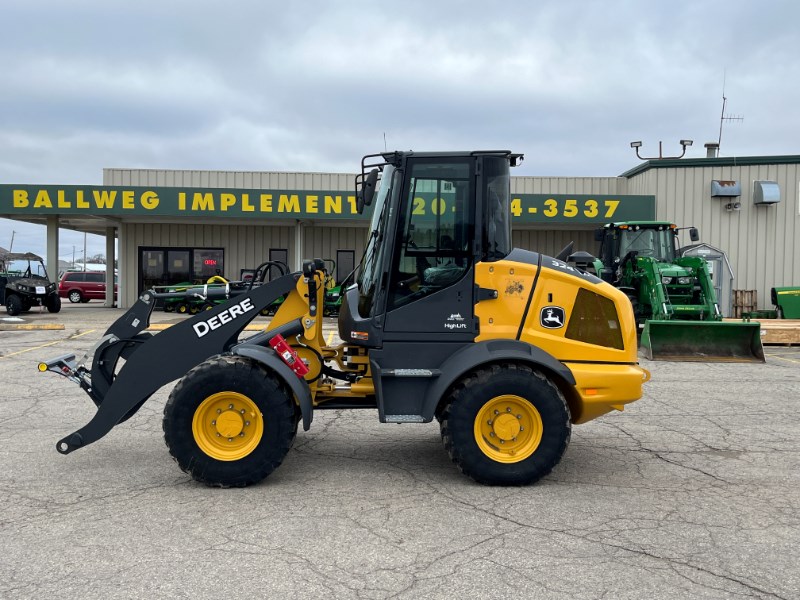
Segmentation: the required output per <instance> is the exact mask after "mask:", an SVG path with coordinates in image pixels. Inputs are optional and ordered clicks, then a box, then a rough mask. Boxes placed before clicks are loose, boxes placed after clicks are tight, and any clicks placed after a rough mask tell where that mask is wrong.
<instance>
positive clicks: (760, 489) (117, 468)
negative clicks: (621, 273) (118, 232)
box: [0, 302, 800, 600]
mask: <svg viewBox="0 0 800 600" xmlns="http://www.w3.org/2000/svg"><path fill="white" fill-rule="evenodd" d="M122 313H123V311H121V310H116V309H104V308H101V305H100V304H97V303H94V302H93V303H90V304H88V305H74V306H71V305H65V306H64V309H63V310H62V312H61V313H59V314H57V315H50V314H48V313H46V312H44V313H38V312H36V313H32V314H30V315H27V316H26V317H25V318H26V322H28V323H63V324H64V326H65V328H64V329H63V330H56V331H38V330H24V331H0V377H1V378H2V379H1V381H2V389H3V391H2V393H0V399H1V400H0V440H2V444H1V445H0V474H1V475H0V477H2V483H3V484H2V488H1V489H0V495H1V496H2V497H0V502H1V503H2V504H1V505H2V517H0V523H1V526H2V533H3V536H2V537H3V543H2V546H3V551H2V553H0V596H1V597H3V598H50V597H56V596H61V597H80V598H167V597H170V598H172V597H176V598H219V597H226V598H245V597H266V598H278V597H281V598H307V597H333V598H463V597H479V598H480V597H486V598H488V597H491V598H502V597H507V598H565V599H566V598H570V599H584V598H585V599H596V598H647V599H653V598H739V597H742V598H783V599H787V600H788V599H790V598H798V597H800V567H798V558H797V553H798V548H800V516H799V515H798V509H800V491H799V490H800V435H799V434H800V426H799V423H800V418H799V417H798V414H800V411H798V406H797V404H798V402H799V401H800V348H798V347H768V348H766V353H767V363H766V364H765V365H762V364H719V363H717V364H701V363H677V362H658V363H656V362H648V361H642V362H643V364H644V365H645V366H646V367H647V368H648V369H650V370H651V371H652V375H653V378H652V381H651V382H650V383H648V384H647V385H646V395H645V397H644V398H643V399H642V400H641V401H639V402H637V403H634V404H633V405H631V406H629V407H628V408H627V409H626V410H625V412H624V413H615V414H612V415H607V416H605V417H603V418H601V419H599V420H597V421H594V422H592V423H589V424H586V425H581V426H577V427H575V428H574V429H573V433H572V442H571V444H570V447H569V448H568V450H567V453H566V455H565V457H564V459H563V461H562V462H561V464H560V465H559V466H558V467H557V468H556V469H555V471H554V472H553V473H552V474H551V475H550V476H549V477H547V478H546V479H545V480H543V481H541V482H540V483H538V484H537V485H534V486H530V487H526V488H491V487H484V486H481V485H478V484H475V483H473V482H472V481H471V480H469V479H467V478H465V477H464V476H462V475H461V474H459V472H458V471H457V469H456V468H455V466H454V465H453V464H452V463H451V462H450V460H449V458H448V456H447V454H446V453H445V451H444V449H443V447H442V444H441V440H440V436H439V429H438V426H437V425H436V424H435V423H431V424H421V425H401V426H398V425H382V424H380V423H379V422H378V419H377V413H376V411H320V412H318V413H317V415H316V416H315V420H314V424H313V426H312V428H311V430H310V431H308V432H302V431H301V432H300V433H299V434H298V437H297V440H296V442H295V445H294V447H293V448H292V450H291V451H290V453H289V455H288V457H287V459H286V460H285V461H284V463H283V465H282V466H281V467H280V468H279V469H278V470H277V471H276V472H275V473H273V474H272V475H271V476H270V477H269V478H268V479H267V480H266V481H264V482H263V483H262V484H260V485H257V486H253V487H250V488H245V489H230V490H220V489H211V488H207V487H205V486H202V485H200V484H196V483H195V482H193V481H192V480H191V479H190V478H189V477H188V476H186V475H184V474H183V473H182V472H181V471H180V470H179V469H178V467H177V465H176V464H175V463H174V462H173V461H172V459H171V458H170V456H169V454H168V453H167V450H166V447H165V445H164V441H163V433H162V430H161V412H162V409H163V405H164V402H165V401H166V398H167V396H168V394H169V390H170V387H171V386H168V387H167V388H164V389H162V390H161V391H160V392H158V393H157V394H156V395H155V396H154V397H153V398H152V399H151V400H149V401H148V402H147V403H146V404H145V405H144V407H143V408H142V410H141V411H139V413H138V414H137V415H136V416H135V417H133V418H132V419H131V420H130V421H128V422H126V423H124V424H121V425H120V426H118V427H117V428H115V429H114V430H113V431H112V432H111V433H110V434H109V435H108V436H107V437H105V438H104V439H102V440H100V441H98V442H97V443H95V444H94V445H92V446H89V447H87V448H84V449H81V450H79V451H77V452H75V453H73V454H70V455H69V456H62V455H60V454H58V453H57V452H56V450H55V443H56V441H57V440H58V439H60V438H62V437H63V436H64V435H66V434H69V433H71V432H73V431H75V430H76V429H78V428H79V427H81V426H83V425H84V424H85V423H86V422H87V421H88V420H89V419H90V418H91V416H92V414H93V412H94V407H93V405H92V404H91V402H90V400H89V399H88V397H87V396H86V395H85V394H84V393H83V392H82V391H80V389H79V388H78V387H77V386H76V385H74V384H72V383H70V382H69V381H67V380H66V379H64V378H60V377H57V376H56V375H53V374H50V373H47V374H39V373H38V372H37V370H36V364H37V362H38V361H39V360H41V359H45V358H50V357H53V356H57V355H60V354H64V353H67V352H80V353H82V352H84V351H86V350H87V349H88V348H89V347H90V346H91V345H92V344H93V343H94V342H95V341H96V340H97V339H98V338H99V337H100V336H101V335H102V333H103V331H104V330H105V327H107V326H108V324H110V323H111V322H112V321H113V320H114V319H115V318H116V317H118V316H120V315H121V314H122ZM0 316H2V317H4V316H5V314H3V315H0ZM176 318H180V317H175V315H170V314H164V313H155V314H154V318H153V321H154V322H169V321H171V320H174V319H176ZM1 322H3V321H1V320H0V323H1ZM333 329H334V327H333V323H332V322H331V323H328V324H326V335H332V331H333Z"/></svg>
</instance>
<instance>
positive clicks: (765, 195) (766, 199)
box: [753, 181, 781, 205]
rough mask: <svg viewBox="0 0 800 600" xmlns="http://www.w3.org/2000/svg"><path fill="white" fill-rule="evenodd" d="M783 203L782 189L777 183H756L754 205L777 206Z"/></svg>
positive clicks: (754, 184)
mask: <svg viewBox="0 0 800 600" xmlns="http://www.w3.org/2000/svg"><path fill="white" fill-rule="evenodd" d="M780 201H781V188H780V186H779V185H778V182H777V181H754V182H753V204H756V205H759V204H767V205H769V204H777V203H778V202H780Z"/></svg>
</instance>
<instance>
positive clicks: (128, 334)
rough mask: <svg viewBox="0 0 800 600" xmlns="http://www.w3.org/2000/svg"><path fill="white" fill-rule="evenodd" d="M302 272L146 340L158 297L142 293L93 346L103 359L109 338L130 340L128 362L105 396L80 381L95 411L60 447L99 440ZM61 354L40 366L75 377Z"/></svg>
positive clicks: (222, 348)
mask: <svg viewBox="0 0 800 600" xmlns="http://www.w3.org/2000/svg"><path fill="white" fill-rule="evenodd" d="M299 277H300V273H292V274H289V275H284V276H282V277H279V278H278V279H275V280H273V281H270V282H268V283H264V284H262V285H260V286H258V287H255V288H253V289H251V290H250V291H248V292H247V293H245V294H242V295H239V296H236V297H234V298H232V299H231V300H230V301H228V302H225V303H223V304H219V305H217V306H215V307H214V308H213V309H210V310H206V311H202V312H200V313H199V314H197V315H196V316H194V317H192V318H190V319H187V320H185V321H182V322H181V323H178V324H177V325H173V326H172V327H170V328H168V329H166V330H165V331H163V332H161V333H159V334H158V335H155V336H152V337H150V338H146V339H143V340H142V339H141V336H142V335H144V334H142V333H141V332H142V331H143V330H144V329H146V328H147V326H148V325H149V321H150V314H151V312H152V310H153V304H154V299H155V298H154V296H153V294H152V292H149V291H148V292H145V293H143V294H142V297H141V298H140V299H139V300H138V301H137V302H136V303H135V304H134V305H133V306H132V307H131V308H130V310H128V312H126V313H125V314H124V315H123V316H122V317H120V318H119V319H118V320H117V321H116V322H115V323H114V324H113V325H112V326H111V327H110V328H109V329H108V331H106V335H105V336H103V339H102V340H101V342H100V343H99V344H98V346H96V347H95V348H96V350H95V355H94V359H95V360H98V362H102V358H103V355H102V354H101V353H102V351H103V350H104V348H107V347H108V344H113V343H118V342H122V343H128V346H129V347H131V349H129V350H128V352H127V353H126V355H125V356H124V358H125V359H126V360H125V364H124V365H123V366H122V368H121V369H120V371H119V373H117V374H116V376H115V377H114V378H113V383H111V385H110V386H109V387H108V388H107V390H105V393H104V394H103V395H102V396H99V393H98V391H96V390H94V389H92V386H91V385H89V384H85V385H84V384H82V385H81V387H83V388H84V390H85V391H86V392H87V393H88V394H89V395H90V396H91V397H92V400H93V401H94V402H95V404H97V405H98V408H97V413H96V414H95V415H94V417H93V418H92V420H91V421H89V423H87V424H86V425H85V426H84V427H82V428H80V429H79V430H78V431H76V432H75V433H72V434H71V435H69V436H67V437H65V438H64V439H62V440H60V441H59V442H58V443H57V444H56V449H57V450H58V451H59V452H60V453H62V454H69V453H70V452H72V451H73V450H77V449H78V448H81V447H83V446H87V445H89V444H91V443H92V442H96V441H97V440H99V439H100V438H102V437H103V436H104V435H106V434H107V433H108V432H109V431H111V429H113V427H114V426H115V425H116V424H117V423H119V422H121V421H123V420H125V419H127V418H128V417H130V416H131V415H132V414H133V413H135V412H136V410H138V408H139V407H140V406H141V405H142V404H143V403H144V402H145V401H146V400H147V398H149V397H150V395H152V394H153V393H154V392H156V391H157V390H158V389H159V388H161V387H162V386H164V385H165V384H167V383H169V382H170V381H174V380H175V379H178V378H180V377H182V376H183V375H185V374H186V373H187V372H188V371H189V370H190V369H192V368H193V367H194V366H196V365H198V364H200V363H201V362H203V361H204V360H206V359H207V358H209V357H211V356H214V355H216V354H220V353H222V352H226V351H228V350H229V349H230V348H231V347H232V346H234V345H235V344H236V343H237V340H238V337H239V334H240V333H241V332H242V330H243V329H244V328H245V326H246V325H247V324H248V323H249V322H250V321H251V320H252V319H253V318H254V317H256V316H257V315H258V314H259V311H260V310H261V309H263V308H265V307H267V306H269V305H270V303H272V302H273V301H274V300H275V299H276V298H278V297H280V296H282V295H285V294H288V293H289V292H290V291H291V290H293V289H294V288H295V286H296V284H297V280H298V279H299ZM137 338H139V339H137ZM134 341H138V342H139V343H133V342H134ZM63 358H64V357H59V359H54V360H53V361H48V362H47V363H42V364H43V365H45V366H46V367H47V368H45V369H42V367H41V366H40V370H51V371H54V372H59V373H60V374H62V375H65V376H67V377H68V378H70V379H73V380H75V378H74V375H75V373H76V371H75V369H74V365H70V366H71V367H73V370H72V372H71V373H67V372H66V371H65V369H64V366H63V363H64V361H63V360H62V361H61V362H60V363H59V362H57V361H59V360H61V359H63ZM80 368H82V367H80ZM93 369H94V367H93Z"/></svg>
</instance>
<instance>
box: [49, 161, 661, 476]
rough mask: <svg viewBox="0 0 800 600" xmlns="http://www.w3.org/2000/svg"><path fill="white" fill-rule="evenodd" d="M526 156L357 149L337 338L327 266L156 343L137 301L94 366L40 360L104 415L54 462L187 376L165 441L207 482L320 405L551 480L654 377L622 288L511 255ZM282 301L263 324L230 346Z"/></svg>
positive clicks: (313, 264) (264, 465) (470, 465)
mask: <svg viewBox="0 0 800 600" xmlns="http://www.w3.org/2000/svg"><path fill="white" fill-rule="evenodd" d="M520 160H521V156H520V155H517V154H513V153H511V152H509V151H485V152H455V153H416V152H386V153H382V154H377V155H369V156H366V157H364V159H363V160H362V169H361V175H359V177H358V178H357V184H356V187H357V197H356V205H357V207H358V209H359V210H360V211H364V210H371V211H372V215H371V225H370V235H369V239H368V243H367V247H366V249H365V252H364V255H363V260H362V263H361V265H360V269H359V272H358V275H357V277H356V280H355V283H353V284H352V285H350V286H349V287H347V289H346V291H345V293H344V300H343V303H342V307H341V310H340V312H339V321H338V328H339V335H340V337H341V340H342V342H341V343H339V344H337V345H333V346H330V345H326V343H325V336H324V335H323V332H322V323H323V319H322V314H323V310H324V308H323V307H324V292H325V282H326V281H327V280H328V274H327V273H326V265H325V262H324V261H322V260H320V259H313V260H307V261H304V265H303V270H302V271H301V272H296V273H287V274H286V275H284V276H282V277H279V278H277V279H274V280H272V281H269V282H265V283H263V284H262V285H260V286H258V287H254V288H252V289H251V290H249V291H247V292H246V293H244V294H241V295H237V296H235V297H231V298H230V299H229V300H228V301H227V302H225V303H222V304H219V305H217V306H215V307H214V308H212V309H210V310H208V311H204V312H201V313H199V314H198V315H196V316H194V317H192V318H190V319H187V320H185V321H182V322H180V323H178V324H176V325H174V326H172V327H170V328H169V329H167V330H166V331H164V332H162V333H159V334H157V335H154V336H151V335H150V334H149V333H147V332H146V331H144V329H145V328H146V327H147V323H148V321H149V315H150V312H151V311H152V307H153V305H154V304H155V302H154V301H155V299H156V297H157V294H155V293H154V292H153V291H152V290H148V291H146V292H144V293H143V294H142V296H141V297H140V299H139V301H138V302H137V303H136V304H135V305H134V306H133V307H131V309H130V310H129V311H128V313H126V314H125V315H123V316H122V317H120V319H118V321H117V322H116V323H115V324H114V325H112V326H111V327H110V328H109V330H108V331H107V332H106V335H105V336H104V337H103V338H102V339H101V340H100V341H99V342H98V344H97V345H96V346H95V348H94V349H93V351H92V352H90V353H89V354H90V355H92V356H93V358H92V361H91V365H90V364H89V363H88V362H86V363H85V364H84V363H83V362H76V361H75V357H74V356H72V355H67V356H62V357H57V358H55V359H52V360H50V361H45V362H43V363H41V364H40V366H39V368H40V370H42V371H52V372H55V373H58V374H60V375H63V376H65V377H67V378H69V379H71V380H72V381H74V382H75V383H78V384H79V385H80V386H81V387H82V388H83V389H84V390H85V391H86V392H87V394H89V396H90V397H91V399H92V400H93V401H94V403H95V404H96V405H97V406H98V411H97V413H96V415H95V417H94V418H93V419H92V420H91V421H90V422H89V423H88V424H87V425H86V426H84V427H83V428H81V429H79V430H78V431H76V432H75V433H73V434H71V435H68V436H67V437H65V438H63V439H62V440H60V441H59V442H58V443H57V445H56V447H57V449H58V451H59V452H61V453H62V454H68V453H70V452H73V451H75V450H77V449H79V448H82V447H84V446H86V445H88V444H91V443H93V442H95V441H97V440H99V439H100V438H102V437H103V436H104V435H106V434H107V433H108V432H109V431H110V430H111V429H112V428H113V427H114V426H115V425H116V424H117V423H121V422H123V421H125V420H126V419H128V418H130V417H131V416H133V415H134V414H135V413H136V411H137V410H138V409H139V407H140V406H141V405H142V404H143V403H144V402H146V400H147V398H148V397H149V396H150V394H152V393H153V392H155V391H156V390H157V389H159V388H160V387H161V386H163V385H166V384H167V383H169V382H171V381H174V380H175V379H180V381H179V382H178V384H177V385H176V386H175V388H174V389H173V390H172V393H171V394H170V397H169V400H168V401H167V403H166V406H165V408H164V424H163V427H164V435H165V439H166V442H167V446H168V447H169V449H170V453H171V454H172V456H173V457H174V458H175V460H176V461H177V462H178V464H179V466H180V467H181V468H182V469H183V470H184V471H186V472H187V473H190V474H191V476H192V477H193V478H195V479H196V480H198V481H202V482H205V483H207V484H210V485H218V486H239V485H247V484H251V483H255V482H257V481H260V480H261V479H263V478H265V477H266V476H267V475H269V473H271V472H272V471H273V470H274V469H275V468H276V467H277V466H278V465H280V463H281V461H282V460H283V458H284V456H285V455H286V453H287V452H288V451H289V448H290V447H291V444H292V442H293V440H294V437H295V434H296V432H297V426H298V423H302V424H303V429H308V428H309V427H310V426H311V423H312V419H313V416H314V414H315V412H316V411H318V410H324V409H339V410H341V409H372V410H375V409H377V414H378V418H379V420H380V421H381V422H384V423H427V422H430V421H433V420H434V419H436V420H437V421H438V422H439V424H440V430H441V435H442V439H443V441H444V445H445V448H446V450H447V451H448V453H449V455H450V457H451V459H452V460H453V461H454V462H455V463H456V465H457V466H458V467H459V468H460V469H461V471H462V472H464V473H466V474H467V475H469V476H471V477H472V478H474V479H475V480H477V481H479V482H482V483H487V484H511V485H520V484H526V483H531V482H534V481H537V480H538V479H540V478H541V477H543V476H545V475H546V474H547V473H549V472H550V470H551V469H552V468H553V467H554V466H555V465H556V464H557V463H558V462H559V460H560V459H561V456H562V455H563V453H564V451H565V450H566V447H567V444H568V442H569V438H570V432H571V427H572V424H579V423H585V422H587V421H590V420H592V419H594V418H596V417H599V416H601V415H604V414H606V413H608V412H611V411H614V410H623V408H624V406H625V404H627V403H629V402H632V401H634V400H636V399H638V398H640V397H641V394H642V384H643V383H644V382H645V381H647V380H648V379H649V373H648V372H647V371H646V370H644V369H642V368H640V367H639V366H638V364H637V357H636V325H635V321H634V317H633V311H632V310H631V305H630V302H628V300H627V298H626V297H625V295H624V294H623V293H622V292H620V291H619V290H617V289H615V288H614V287H613V286H611V285H609V284H607V283H605V282H603V281H601V280H600V279H598V278H597V277H594V276H592V275H589V274H587V273H585V272H583V271H581V270H578V269H575V268H573V267H571V266H569V265H567V264H566V263H565V262H563V261H562V260H559V259H555V258H551V257H548V256H544V255H542V254H538V253H536V252H531V251H527V250H519V249H512V248H511V245H510V240H511V236H510V221H509V218H510V206H509V195H510V189H509V186H510V182H509V171H510V168H511V166H513V165H515V164H517V163H518V162H519V161H520ZM220 293H222V292H220ZM282 294H284V295H285V296H286V299H285V301H284V302H283V303H282V304H281V306H280V308H279V309H278V310H277V312H276V314H275V316H274V317H273V318H272V320H271V322H270V323H269V325H268V326H267V327H266V328H265V329H264V330H263V331H261V332H259V333H256V334H254V335H252V336H250V337H247V338H244V339H242V338H241V334H242V331H243V330H244V327H245V325H246V324H247V323H248V322H249V321H250V320H252V318H253V317H254V316H255V315H256V314H258V312H259V311H260V310H261V309H262V308H263V307H265V306H269V304H270V303H271V302H273V301H274V299H275V298H277V297H278V296H280V295H282ZM119 359H124V366H123V365H121V363H122V362H123V361H120V360H119Z"/></svg>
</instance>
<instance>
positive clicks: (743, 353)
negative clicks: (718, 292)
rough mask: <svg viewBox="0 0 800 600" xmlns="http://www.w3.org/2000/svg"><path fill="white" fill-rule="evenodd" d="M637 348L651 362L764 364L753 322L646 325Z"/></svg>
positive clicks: (656, 323) (756, 325)
mask: <svg viewBox="0 0 800 600" xmlns="http://www.w3.org/2000/svg"><path fill="white" fill-rule="evenodd" d="M639 347H640V349H641V351H642V352H643V353H644V355H645V356H646V357H647V358H649V359H650V360H679V361H694V362H762V363H763V362H766V360H765V359H764V348H763V347H762V345H761V325H760V324H759V323H756V322H747V323H746V322H744V321H743V322H741V323H735V322H733V323H732V322H724V321H646V322H645V324H644V330H643V331H642V338H641V341H640V344H639Z"/></svg>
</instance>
